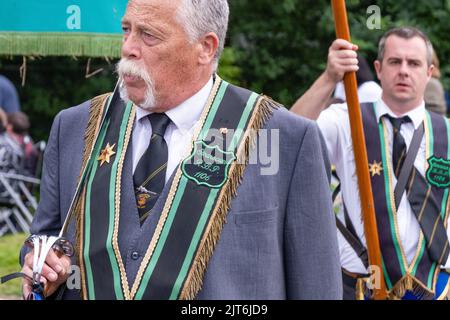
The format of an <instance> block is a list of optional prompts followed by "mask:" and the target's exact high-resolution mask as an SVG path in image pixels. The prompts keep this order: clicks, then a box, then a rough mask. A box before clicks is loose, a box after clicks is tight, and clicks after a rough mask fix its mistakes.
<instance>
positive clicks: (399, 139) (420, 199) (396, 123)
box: [388, 116, 449, 265]
mask: <svg viewBox="0 0 450 320" xmlns="http://www.w3.org/2000/svg"><path fill="white" fill-rule="evenodd" d="M388 118H389V121H391V124H392V127H393V133H394V136H393V138H394V139H393V148H392V164H393V168H394V173H395V175H396V176H397V177H398V176H399V174H400V170H401V168H402V165H403V162H404V160H405V158H406V144H405V140H404V139H403V136H402V135H401V133H400V128H401V125H402V124H403V123H406V122H410V121H411V119H410V118H409V117H408V116H405V117H403V118H393V117H391V116H388ZM406 192H407V198H408V201H409V203H410V205H411V209H412V210H413V212H414V214H415V216H416V218H417V220H418V222H419V224H420V227H421V229H422V232H423V234H424V236H425V239H426V241H427V249H428V252H429V254H430V257H431V259H432V260H433V261H434V262H437V263H438V264H440V265H441V264H442V263H445V262H446V261H447V258H448V255H449V246H448V237H447V231H446V229H445V226H444V222H443V221H442V218H441V215H440V211H441V208H440V207H439V205H438V204H437V201H436V200H435V198H434V196H433V194H432V189H431V186H430V185H429V184H428V183H427V181H426V180H425V178H424V177H423V176H422V175H421V174H420V172H419V171H417V169H416V168H415V167H414V166H413V167H412V170H411V173H410V176H409V181H408V183H407V185H406Z"/></svg>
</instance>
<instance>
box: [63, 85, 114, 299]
mask: <svg viewBox="0 0 450 320" xmlns="http://www.w3.org/2000/svg"><path fill="white" fill-rule="evenodd" d="M110 95H111V93H106V94H103V95H100V96H97V97H95V98H93V99H92V100H91V106H90V109H89V121H88V124H87V126H86V131H85V134H84V151H83V160H82V164H81V170H80V174H79V176H78V182H77V186H78V185H79V183H80V180H81V178H82V175H83V172H84V170H85V168H86V166H87V164H88V161H89V159H90V157H91V154H92V152H93V149H94V144H95V141H96V138H97V136H98V133H99V131H100V124H101V121H102V115H103V111H104V110H105V106H106V101H107V99H108V98H109V96H110ZM85 196H86V188H85V187H84V188H83V191H82V192H81V194H80V195H79V197H78V199H75V203H74V207H73V211H72V212H71V213H69V214H70V215H71V218H73V217H76V229H75V245H74V247H75V248H74V249H75V252H76V256H77V257H78V263H79V265H80V270H81V286H82V290H81V298H82V299H83V300H86V299H87V298H88V295H87V288H86V274H85V272H86V270H85V269H84V258H83V230H84V228H83V227H84V226H83V224H84V203H85Z"/></svg>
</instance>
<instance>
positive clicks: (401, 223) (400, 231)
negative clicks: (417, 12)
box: [296, 27, 450, 299]
mask: <svg viewBox="0 0 450 320" xmlns="http://www.w3.org/2000/svg"><path fill="white" fill-rule="evenodd" d="M349 49H350V50H349ZM340 57H341V61H340V63H341V65H345V66H347V67H346V68H347V69H348V68H349V67H348V66H354V65H355V61H354V53H352V50H351V48H349V47H347V48H345V49H344V50H342V52H341V53H340ZM431 58H432V46H431V43H430V41H429V40H428V38H427V37H426V36H425V35H424V34H423V33H422V32H421V31H419V30H417V29H415V28H409V27H405V28H396V29H392V30H390V31H388V32H387V33H386V34H385V35H384V36H383V37H382V39H381V40H380V44H379V53H378V58H377V60H376V61H375V69H376V72H377V76H378V79H379V80H380V82H381V87H382V89H383V91H382V97H381V99H380V100H378V101H377V102H375V103H374V104H363V105H362V106H361V110H362V113H363V120H364V128H365V136H366V146H367V149H368V154H369V164H368V165H369V168H370V172H371V179H372V189H373V193H374V200H375V206H376V217H377V226H378V233H379V236H380V246H381V251H382V259H383V268H384V270H383V271H384V275H385V279H384V280H385V281H386V284H387V288H388V295H389V297H390V298H403V299H421V298H433V299H437V298H441V297H443V296H445V295H446V293H447V292H448V274H447V273H446V272H444V271H442V272H440V270H441V269H442V270H444V269H446V268H448V267H449V266H450V262H449V261H448V231H449V230H448V205H447V204H448V186H449V184H448V183H447V182H448V181H449V179H448V176H447V173H445V172H441V173H440V172H438V171H436V163H438V162H439V163H442V164H443V165H442V167H441V169H442V168H444V169H445V168H447V165H448V158H449V155H450V154H449V153H448V144H449V142H448V138H447V137H448V132H449V131H448V122H447V120H446V119H444V118H442V117H439V116H438V115H436V114H432V113H427V112H426V110H425V106H424V100H423V99H424V91H425V87H426V85H427V83H428V81H429V79H430V77H431V73H432V70H433V65H432V63H431ZM342 70H345V68H342V69H341V71H342ZM345 71H353V70H345ZM335 75H337V76H336V78H337V79H338V78H339V77H341V76H343V72H340V73H338V72H335ZM296 111H297V113H300V114H304V115H306V116H308V117H310V118H312V119H317V123H318V125H319V127H320V129H321V132H322V134H323V135H324V138H325V141H326V144H327V148H328V154H329V156H330V160H331V163H333V164H334V165H335V166H336V172H337V175H338V177H339V180H340V183H341V190H342V196H343V200H344V204H345V209H346V211H347V214H348V218H349V219H346V220H347V221H349V220H350V221H351V226H349V225H348V224H347V230H351V229H353V232H351V233H353V235H354V236H355V238H356V240H357V241H356V242H359V244H360V246H361V247H362V248H364V247H365V237H364V228H363V224H362V216H361V208H360V198H359V190H358V184H357V177H356V170H355V159H354V157H355V156H354V154H353V146H352V140H351V133H350V123H349V118H348V110H347V106H346V105H345V104H338V105H332V106H330V107H329V108H328V109H326V110H324V111H322V110H321V108H317V105H314V104H312V105H310V106H308V105H307V104H303V106H302V108H296ZM421 126H424V128H425V129H424V130H425V134H424V136H423V138H422V139H421V140H420V138H417V141H418V143H417V147H415V149H416V150H415V152H417V155H415V157H413V158H412V160H411V161H410V162H413V164H411V165H410V171H409V172H405V173H403V172H402V169H403V167H407V166H406V164H405V163H406V162H405V158H407V155H408V152H410V149H414V148H413V147H411V145H412V140H413V136H414V134H415V133H416V132H417V136H418V137H421V136H420V135H419V134H418V132H419V130H418V129H419V128H420V127H421ZM436 140H439V141H440V142H442V144H441V145H440V146H437V141H436ZM405 145H406V148H405ZM410 147H411V148H410ZM411 152H413V151H411ZM438 153H439V155H438ZM402 173H403V177H406V179H407V181H408V183H407V185H406V187H404V189H403V192H401V191H402V190H401V189H400V191H399V193H395V192H394V190H395V187H396V185H397V179H399V180H400V179H402ZM419 175H420V176H421V177H420V179H419V177H418V176H419ZM418 180H420V181H421V182H418ZM437 180H441V181H443V183H439V182H438V181H437ZM421 188H422V189H421ZM421 192H424V193H425V197H424V198H423V197H422V198H421ZM394 194H395V195H397V196H398V195H401V201H399V199H396V198H395V195H394ZM398 202H399V203H398ZM427 219H430V220H429V221H431V222H427V221H425V220H427ZM338 240H339V248H340V256H341V265H342V269H343V277H344V298H347V299H354V298H355V287H354V286H355V285H356V283H357V281H356V278H358V277H359V276H361V275H364V274H367V261H363V260H364V259H361V258H360V257H358V255H357V254H356V251H355V248H354V246H353V247H352V245H350V244H349V242H348V241H347V239H346V238H345V237H344V235H343V234H342V233H341V232H338ZM358 240H359V241H358ZM352 279H354V281H352ZM359 293H361V292H359Z"/></svg>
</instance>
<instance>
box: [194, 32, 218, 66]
mask: <svg viewBox="0 0 450 320" xmlns="http://www.w3.org/2000/svg"><path fill="white" fill-rule="evenodd" d="M199 45H200V54H199V57H198V59H199V60H198V62H199V63H200V64H202V65H207V64H211V63H212V61H213V60H214V57H215V55H216V52H217V50H218V49H219V37H217V35H216V34H215V33H214V32H209V33H207V34H205V35H204V36H202V37H201V38H200V40H199Z"/></svg>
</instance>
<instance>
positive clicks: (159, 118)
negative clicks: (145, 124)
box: [148, 113, 170, 137]
mask: <svg viewBox="0 0 450 320" xmlns="http://www.w3.org/2000/svg"><path fill="white" fill-rule="evenodd" d="M148 119H149V120H150V123H151V125H152V132H153V134H157V135H159V136H161V137H164V132H166V128H167V126H168V125H169V123H170V118H169V117H168V116H167V115H166V114H165V113H152V114H149V115H148Z"/></svg>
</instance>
